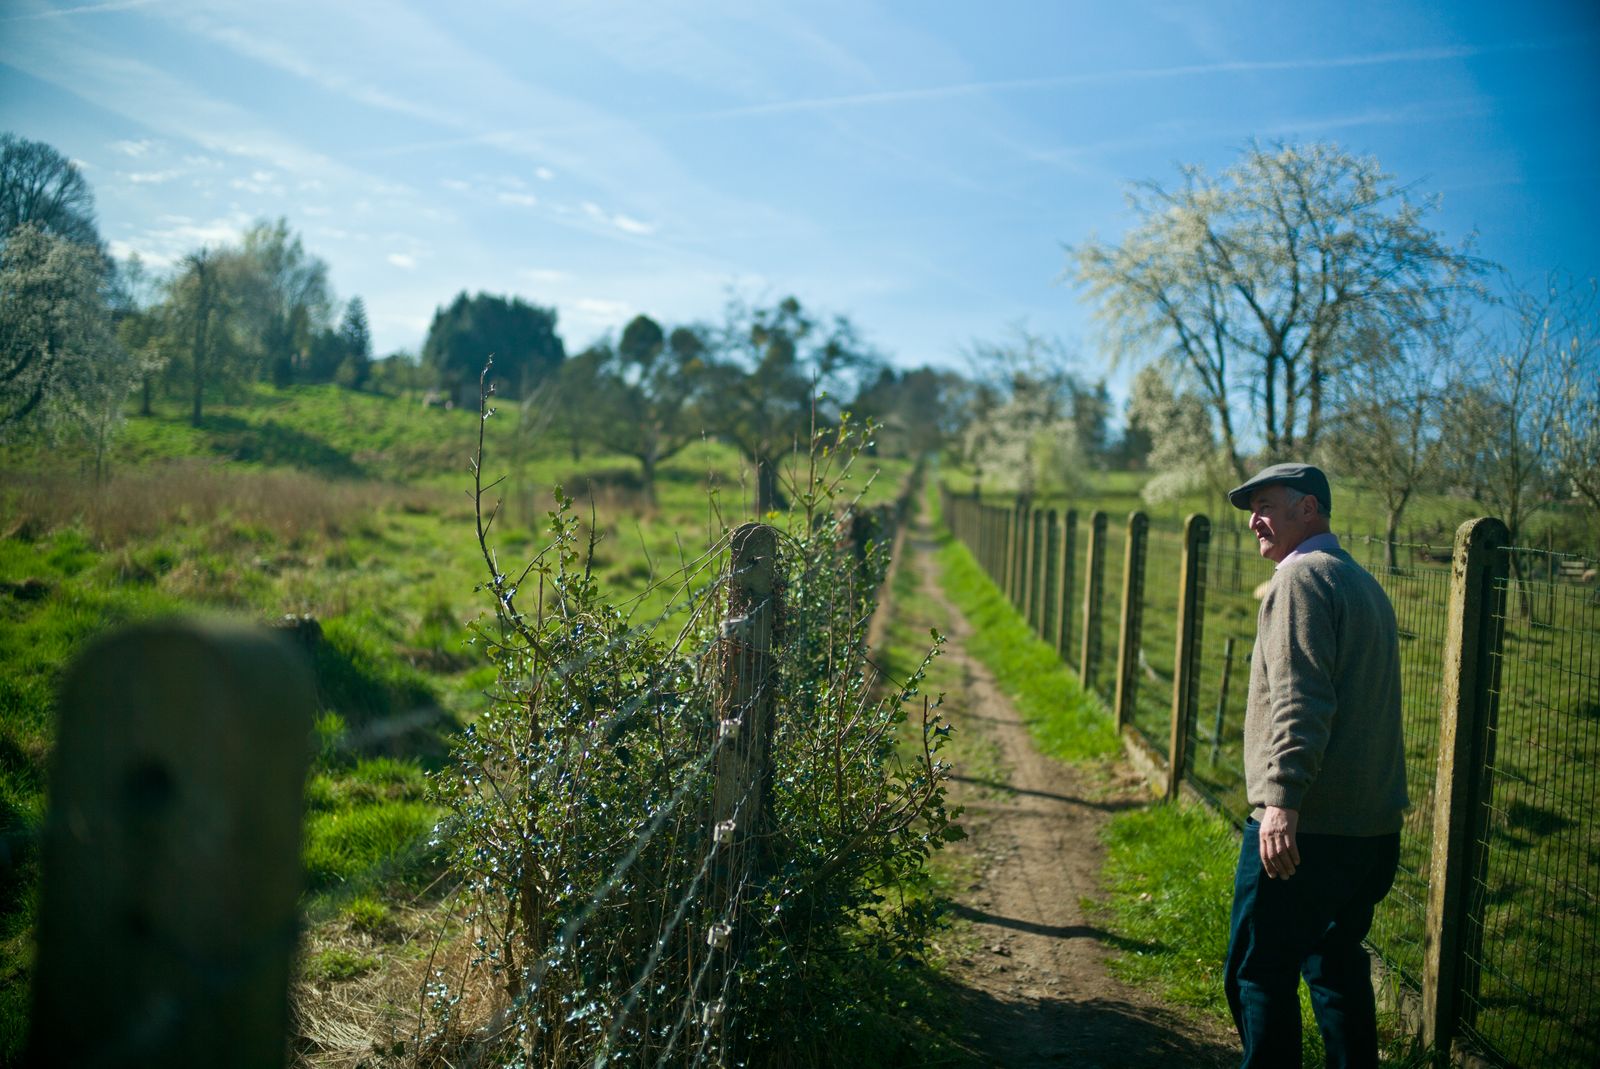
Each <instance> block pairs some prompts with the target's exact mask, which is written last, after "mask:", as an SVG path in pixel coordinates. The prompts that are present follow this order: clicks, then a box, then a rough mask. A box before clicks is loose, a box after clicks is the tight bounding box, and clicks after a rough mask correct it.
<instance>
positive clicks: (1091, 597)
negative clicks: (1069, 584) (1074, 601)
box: [1078, 509, 1106, 690]
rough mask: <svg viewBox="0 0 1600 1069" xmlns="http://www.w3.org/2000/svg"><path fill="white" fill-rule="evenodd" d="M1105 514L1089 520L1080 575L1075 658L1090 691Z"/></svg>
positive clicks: (1096, 663)
mask: <svg viewBox="0 0 1600 1069" xmlns="http://www.w3.org/2000/svg"><path fill="white" fill-rule="evenodd" d="M1105 553H1106V514H1105V513H1104V512H1101V511H1100V510H1099V509H1096V510H1095V511H1094V513H1093V514H1092V515H1091V516H1090V517H1089V558H1088V560H1087V561H1086V562H1085V565H1084V567H1085V569H1086V570H1085V572H1084V575H1083V648H1082V652H1081V656H1080V657H1079V659H1078V678H1079V679H1081V680H1082V681H1083V685H1084V687H1085V688H1086V689H1088V690H1093V689H1094V683H1095V677H1096V676H1097V675H1098V674H1099V671H1100V611H1101V603H1102V602H1103V601H1104V598H1103V597H1102V594H1103V593H1104V588H1105V574H1106V561H1105Z"/></svg>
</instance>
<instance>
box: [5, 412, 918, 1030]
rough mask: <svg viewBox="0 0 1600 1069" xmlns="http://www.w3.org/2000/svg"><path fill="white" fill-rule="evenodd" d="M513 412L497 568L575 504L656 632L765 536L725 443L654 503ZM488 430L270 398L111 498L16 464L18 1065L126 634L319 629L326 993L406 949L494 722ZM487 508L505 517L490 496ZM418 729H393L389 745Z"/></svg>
mask: <svg viewBox="0 0 1600 1069" xmlns="http://www.w3.org/2000/svg"><path fill="white" fill-rule="evenodd" d="M516 418H517V414H516V411H515V406H514V405H507V406H505V408H504V410H503V411H502V412H500V413H499V415H497V417H496V418H494V419H491V420H489V421H488V423H487V425H486V427H485V434H486V439H487V441H486V448H485V458H484V471H485V476H486V478H485V481H486V482H488V481H489V480H491V479H494V478H497V477H500V476H502V475H503V476H505V481H504V482H503V483H502V484H501V485H500V486H499V487H497V488H496V489H495V490H494V491H493V497H495V498H499V499H502V500H503V507H502V508H501V510H500V512H499V515H498V517H497V519H496V522H495V524H494V526H493V528H492V529H491V536H490V537H491V543H492V545H493V547H494V548H495V549H496V552H497V557H498V560H499V562H500V564H501V567H502V568H505V567H506V566H507V565H510V564H515V563H517V562H520V561H523V560H526V559H527V558H528V557H529V556H530V555H531V554H532V553H534V552H535V551H536V547H537V545H539V544H540V538H539V532H540V531H541V529H542V527H543V525H544V523H545V522H546V519H547V514H548V512H549V511H550V509H551V508H552V507H553V505H554V502H555V495H554V488H555V487H556V486H561V487H564V488H565V490H566V492H567V493H568V494H569V495H570V496H571V497H573V498H574V499H575V502H576V503H575V512H576V514H577V515H578V517H579V519H580V522H581V525H582V531H583V535H584V538H585V540H586V541H587V540H588V538H589V536H590V535H591V534H592V535H593V538H594V547H595V548H594V559H593V567H594V568H595V572H596V575H597V576H598V577H599V579H600V581H601V583H602V585H603V586H605V587H606V588H607V589H608V590H609V591H611V592H612V593H613V594H614V595H615V596H616V598H617V599H618V600H619V601H622V602H624V603H626V604H628V605H630V606H631V611H632V612H633V613H634V614H635V618H636V619H637V620H639V621H647V620H649V619H651V618H652V617H653V616H654V614H656V613H658V612H659V611H660V610H661V608H662V606H664V605H665V604H666V603H667V600H668V598H669V596H670V593H669V591H668V590H667V589H665V588H664V587H663V586H662V584H661V583H660V582H658V580H665V579H667V578H668V577H670V576H671V575H672V574H673V573H674V572H676V571H677V569H678V568H679V564H680V562H681V561H684V560H688V559H692V558H694V557H697V556H699V555H701V554H702V553H703V552H704V551H705V548H706V546H708V545H710V544H711V543H713V542H714V541H715V540H716V539H717V538H719V537H720V536H721V535H722V534H723V532H724V531H725V529H726V528H728V527H729V526H731V525H733V524H736V523H738V522H742V521H743V520H744V519H746V518H748V516H747V513H748V511H749V506H748V502H749V500H750V499H751V497H752V494H751V483H750V478H749V474H748V472H747V471H746V466H745V465H744V464H743V463H742V462H741V460H740V458H739V457H738V455H737V454H736V453H734V452H733V451H731V450H730V449H728V448H727V447H725V446H722V445H720V444H718V443H715V442H712V441H705V442H701V443H697V444H695V445H692V446H690V447H689V448H687V449H685V450H684V451H683V452H682V453H680V454H679V455H677V456H676V457H674V458H672V459H671V460H669V461H667V462H665V463H664V464H663V465H662V467H661V470H660V472H659V476H658V485H657V496H656V500H655V502H654V503H651V502H650V501H648V500H647V498H646V495H645V494H644V492H643V489H642V488H641V486H640V484H639V476H638V466H637V464H636V462H634V461H632V460H630V459H629V458H626V457H621V456H615V455H607V454H604V453H601V452H598V451H585V452H584V453H583V454H582V455H581V456H576V457H575V456H573V454H572V453H571V451H570V449H568V448H567V447H566V445H565V443H561V444H556V443H548V442H543V441H540V440H537V439H536V438H535V437H534V436H533V435H532V434H531V433H529V432H527V430H526V429H519V428H518V426H517V424H516ZM478 430H479V420H478V417H477V414H476V413H472V412H463V411H444V410H440V409H424V408H421V407H420V406H418V405H416V404H415V403H414V402H409V401H406V400H401V399H395V398H385V397H377V396H372V395H365V394H358V393H352V392H350V391H347V390H342V389H339V388H336V387H331V386H329V387H302V388H295V389H291V390H286V391H281V392H280V391H274V390H271V389H268V388H264V387H258V388H255V389H254V390H253V391H252V392H251V393H250V394H249V395H248V396H247V397H245V398H243V399H241V401H240V403H238V404H234V405H226V406H224V405H219V406H215V407H213V408H212V409H210V414H209V415H208V416H207V417H206V419H205V421H204V423H203V425H202V426H201V427H199V428H194V427H190V426H189V425H188V422H187V420H186V418H184V414H183V413H181V412H179V411H178V410H176V409H172V410H170V411H169V410H158V412H157V414H156V415H154V416H152V417H137V416H135V417H131V418H130V419H129V421H128V424H127V426H126V428H125V429H124V433H123V435H122V437H121V439H120V440H119V442H118V446H117V448H116V451H115V452H114V454H113V456H112V463H113V467H112V475H111V477H110V479H109V480H108V481H107V482H106V483H105V484H104V485H100V486H95V485H93V484H92V482H91V481H90V480H88V479H87V478H86V477H85V476H84V474H83V472H84V471H85V470H86V468H85V464H86V458H85V457H82V456H78V455H75V454H74V453H73V452H72V451H71V450H67V449H63V450H57V449H53V448H33V449H28V448H22V447H19V446H15V445H13V446H10V447H6V448H5V449H4V450H0V470H3V472H4V474H3V475H0V518H3V519H0V836H3V839H0V847H3V850H4V855H3V856H4V857H5V864H4V865H3V867H0V991H3V994H0V1061H4V1060H7V1059H8V1058H9V1057H11V1056H14V1055H15V1054H16V1052H17V1051H18V1049H19V1046H20V1043H21V1042H22V1038H23V1034H24V1030H25V1021H26V1013H27V998H28V987H27V983H26V979H27V976H28V972H29V968H30V960H31V956H32V919H33V916H34V913H35V909H36V893H37V878H38V867H37V856H36V849H35V836H36V831H37V829H38V827H39V825H40V822H41V820H42V818H43V808H44V798H45V788H46V769H47V766H48V759H49V754H50V747H51V740H52V738H53V725H54V717H55V692H56V689H57V687H58V685H59V682H60V679H61V675H62V672H63V671H64V669H65V667H66V666H67V665H68V664H69V663H70V662H71V660H72V658H73V657H74V656H75V654H76V653H77V652H78V651H79V650H81V649H82V648H83V647H84V645H85V644H86V643H87V642H88V641H90V640H91V639H92V638H94V637H95V636H96V635H98V634H101V633H103V632H104V631H105V630H107V629H108V628H111V627H114V626H115V625H117V624H119V623H123V622H127V621H135V620H142V619H150V618H153V617H159V616H165V615H169V614H175V613H193V612H207V613H214V614H222V615H225V616H229V617H234V618H238V619H243V620H249V621H255V622H268V621H272V620H274V619H277V618H280V617H282V616H285V615H296V616H309V617H313V618H315V619H316V620H317V621H318V623H319V625H320V629H321V634H322V641H321V642H320V643H319V644H318V646H317V652H316V655H315V658H314V660H315V665H314V668H315V671H316V676H317V684H318V692H319V702H320V705H321V711H320V719H319V722H318V729H317V735H318V738H317V756H316V758H315V761H314V767H313V775H312V778H311V780H310V783H309V784H308V789H307V796H306V802H307V821H306V830H305V860H306V864H307V873H308V880H309V889H308V895H309V897H308V900H307V909H308V916H309V917H310V918H311V919H312V921H313V927H312V937H311V940H310V944H309V950H308V954H307V958H306V962H305V966H304V968H305V970H306V973H307V976H308V977H312V978H314V979H316V981H317V982H322V983H332V982H336V981H338V980H341V979H353V978H356V977H359V976H362V975H366V974H368V973H371V972H373V971H374V970H379V969H381V968H382V966H383V963H384V960H385V958H386V956H387V955H391V954H403V953H410V952H411V951H410V950H407V949H406V948H407V947H408V946H410V940H411V937H412V936H413V935H414V934H415V928H414V926H410V927H408V924H407V920H406V919H407V918H408V917H411V916H412V914H413V912H414V910H415V909H416V908H417V905H418V903H419V902H425V900H426V896H427V894H428V893H429V891H428V888H429V887H430V884H431V883H432V881H433V878H434V876H435V875H436V872H435V870H434V859H433V857H432V855H431V853H430V851H429V849H428V848H427V845H426V840H427V835H428V832H429V830H430V829H431V828H432V826H433V823H434V821H435V819H436V817H437V814H436V813H435V811H434V810H433V809H432V808H431V807H430V806H429V805H428V804H427V802H426V801H425V791H424V789H423V788H424V776H425V774H426V772H427V771H428V769H429V768H430V767H432V765H433V764H434V763H435V762H436V761H437V760H438V759H439V758H440V756H441V755H442V754H443V753H444V751H445V747H446V744H447V740H448V738H449V737H450V735H451V733H452V732H454V731H455V730H456V729H457V728H458V727H459V726H460V725H462V724H464V723H467V722H470V721H471V720H472V719H473V717H474V716H475V714H476V712H477V711H478V710H479V709H481V708H482V705H483V701H484V699H483V697H482V691H483V689H484V687H486V686H487V685H488V684H489V683H490V682H491V681H492V680H493V679H494V667H493V666H492V665H490V664H488V663H487V662H486V661H485V660H484V659H483V657H482V656H481V655H480V653H479V652H478V651H477V649H476V648H475V647H473V646H471V645H469V644H468V643H467V639H468V637H469V630H468V624H469V623H470V622H471V621H473V620H475V619H477V618H478V617H479V616H480V615H481V614H484V613H486V612H487V613H490V614H492V611H493V603H492V601H491V600H489V599H488V597H487V596H486V595H484V594H481V593H478V592H476V590H475V588H476V587H477V586H478V584H480V583H481V582H482V581H483V580H484V579H485V578H486V577H487V566H486V564H485V563H484V561H483V559H482V557H481V555H480V553H479V550H478V546H477V542H476V536H475V534H474V502H473V499H472V497H471V494H470V492H469V491H470V490H471V487H472V479H471V474H470V471H469V462H470V460H471V458H472V456H473V453H474V450H475V448H476V442H477V434H478ZM908 470H909V463H908V462H904V461H895V460H885V461H881V462H880V461H877V460H875V459H872V458H863V459H862V461H861V462H860V464H859V465H858V468H857V470H855V471H853V472H852V474H851V476H850V481H849V482H847V483H846V491H847V493H849V492H852V488H853V489H854V491H859V492H862V493H863V495H864V497H865V500H866V501H867V502H869V503H879V502H883V501H887V500H889V499H890V498H891V497H892V496H893V494H894V493H895V491H896V490H897V489H898V488H899V485H900V484H901V482H902V481H903V479H904V476H905V474H906V472H907V471H908ZM491 503H492V502H491ZM396 723H404V724H406V725H407V728H406V730H405V731H404V732H402V733H400V734H399V735H396V734H395V733H393V732H391V731H386V730H384V728H385V727H386V726H388V725H392V724H396Z"/></svg>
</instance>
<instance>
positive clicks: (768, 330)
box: [706, 297, 873, 514]
mask: <svg viewBox="0 0 1600 1069" xmlns="http://www.w3.org/2000/svg"><path fill="white" fill-rule="evenodd" d="M718 346H719V348H720V350H721V353H722V359H720V360H717V361H715V362H713V363H712V364H711V365H710V366H709V367H708V368H707V369H706V374H707V377H706V397H707V400H708V404H709V408H708V411H707V418H708V420H709V422H710V423H711V425H713V426H714V427H716V428H717V430H718V432H719V433H721V434H722V435H724V436H725V437H726V438H727V439H728V440H729V441H730V442H732V443H733V444H734V445H735V446H736V447H737V448H738V449H739V450H740V451H741V452H742V453H744V455H745V458H746V459H747V460H749V461H750V463H751V465H752V466H753V467H754V468H755V477H756V500H755V509H756V512H757V513H758V514H765V513H767V512H770V511H773V510H775V509H783V508H786V507H787V506H788V499H787V497H786V496H785V495H784V493H783V490H782V487H781V485H780V479H779V465H780V464H781V462H782V460H783V459H784V458H785V457H787V456H788V455H789V454H790V453H792V452H793V451H794V449H795V447H796V446H797V445H798V444H799V443H800V442H802V441H807V440H809V438H810V436H811V431H812V429H813V428H814V427H815V428H818V429H820V428H821V427H823V426H827V425H828V424H830V423H831V422H832V421H834V420H836V419H837V418H838V416H839V414H840V410H839V407H838V402H837V398H838V397H839V396H842V395H843V394H845V393H847V392H851V391H850V389H849V386H850V379H851V377H852V376H854V375H857V374H860V373H861V372H862V371H863V370H864V369H865V368H867V367H868V366H869V365H871V364H872V363H873V357H872V355H871V354H870V353H869V352H868V351H867V350H866V349H865V348H864V347H863V346H862V345H861V343H860V340H859V339H858V338H857V337H856V331H855V327H854V326H853V325H852V324H851V322H850V321H849V320H848V319H846V318H844V317H843V316H836V317H834V319H833V320H832V321H830V322H828V323H823V322H820V321H818V320H817V319H815V318H814V317H812V316H811V315H810V314H808V313H807V312H806V311H805V309H804V308H802V307H801V305H800V302H799V301H798V300H797V299H795V298H794V297H785V298H784V299H783V300H781V301H779V302H778V303H777V304H774V305H772V306H771V307H767V308H762V307H756V306H751V305H749V304H746V303H745V302H743V301H740V300H733V301H730V302H729V305H728V308H727V312H726V319H725V323H724V325H723V328H722V330H721V332H720V337H719V339H718Z"/></svg>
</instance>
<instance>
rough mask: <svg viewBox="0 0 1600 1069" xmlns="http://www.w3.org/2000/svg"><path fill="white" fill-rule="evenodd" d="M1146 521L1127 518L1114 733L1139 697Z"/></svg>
mask: <svg viewBox="0 0 1600 1069" xmlns="http://www.w3.org/2000/svg"><path fill="white" fill-rule="evenodd" d="M1149 537H1150V519H1149V517H1147V516H1146V515H1145V514H1144V513H1142V512H1130V513H1129V514H1128V544H1127V546H1126V547H1125V551H1124V553H1123V564H1122V626H1121V628H1120V629H1119V630H1120V638H1119V640H1118V643H1117V690H1116V701H1115V702H1114V703H1113V705H1112V709H1113V712H1114V715H1115V717H1116V724H1117V733H1118V734H1119V735H1120V734H1121V733H1122V729H1123V728H1124V727H1126V726H1127V725H1128V724H1129V723H1130V722H1131V721H1132V719H1133V708H1134V702H1135V701H1137V700H1138V693H1139V641H1140V633H1141V631H1142V626H1143V623H1144V562H1145V547H1146V544H1147V542H1148V540H1149Z"/></svg>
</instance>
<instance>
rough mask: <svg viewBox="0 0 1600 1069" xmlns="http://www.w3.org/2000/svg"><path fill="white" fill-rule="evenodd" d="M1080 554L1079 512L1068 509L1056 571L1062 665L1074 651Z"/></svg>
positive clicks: (1062, 521)
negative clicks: (1075, 582) (1074, 599)
mask: <svg viewBox="0 0 1600 1069" xmlns="http://www.w3.org/2000/svg"><path fill="white" fill-rule="evenodd" d="M1077 554H1078V510H1077V509H1068V510H1067V514H1066V516H1064V517H1063V518H1062V520H1061V562H1060V567H1059V568H1058V569H1057V571H1056V583H1057V586H1056V604H1057V605H1058V606H1060V610H1059V612H1058V614H1057V616H1056V635H1055V645H1056V655H1057V656H1059V657H1060V658H1061V661H1062V663H1064V664H1066V663H1070V662H1069V661H1068V660H1067V657H1068V653H1067V651H1068V650H1070V649H1072V572H1073V569H1074V568H1075V567H1076V566H1077Z"/></svg>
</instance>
